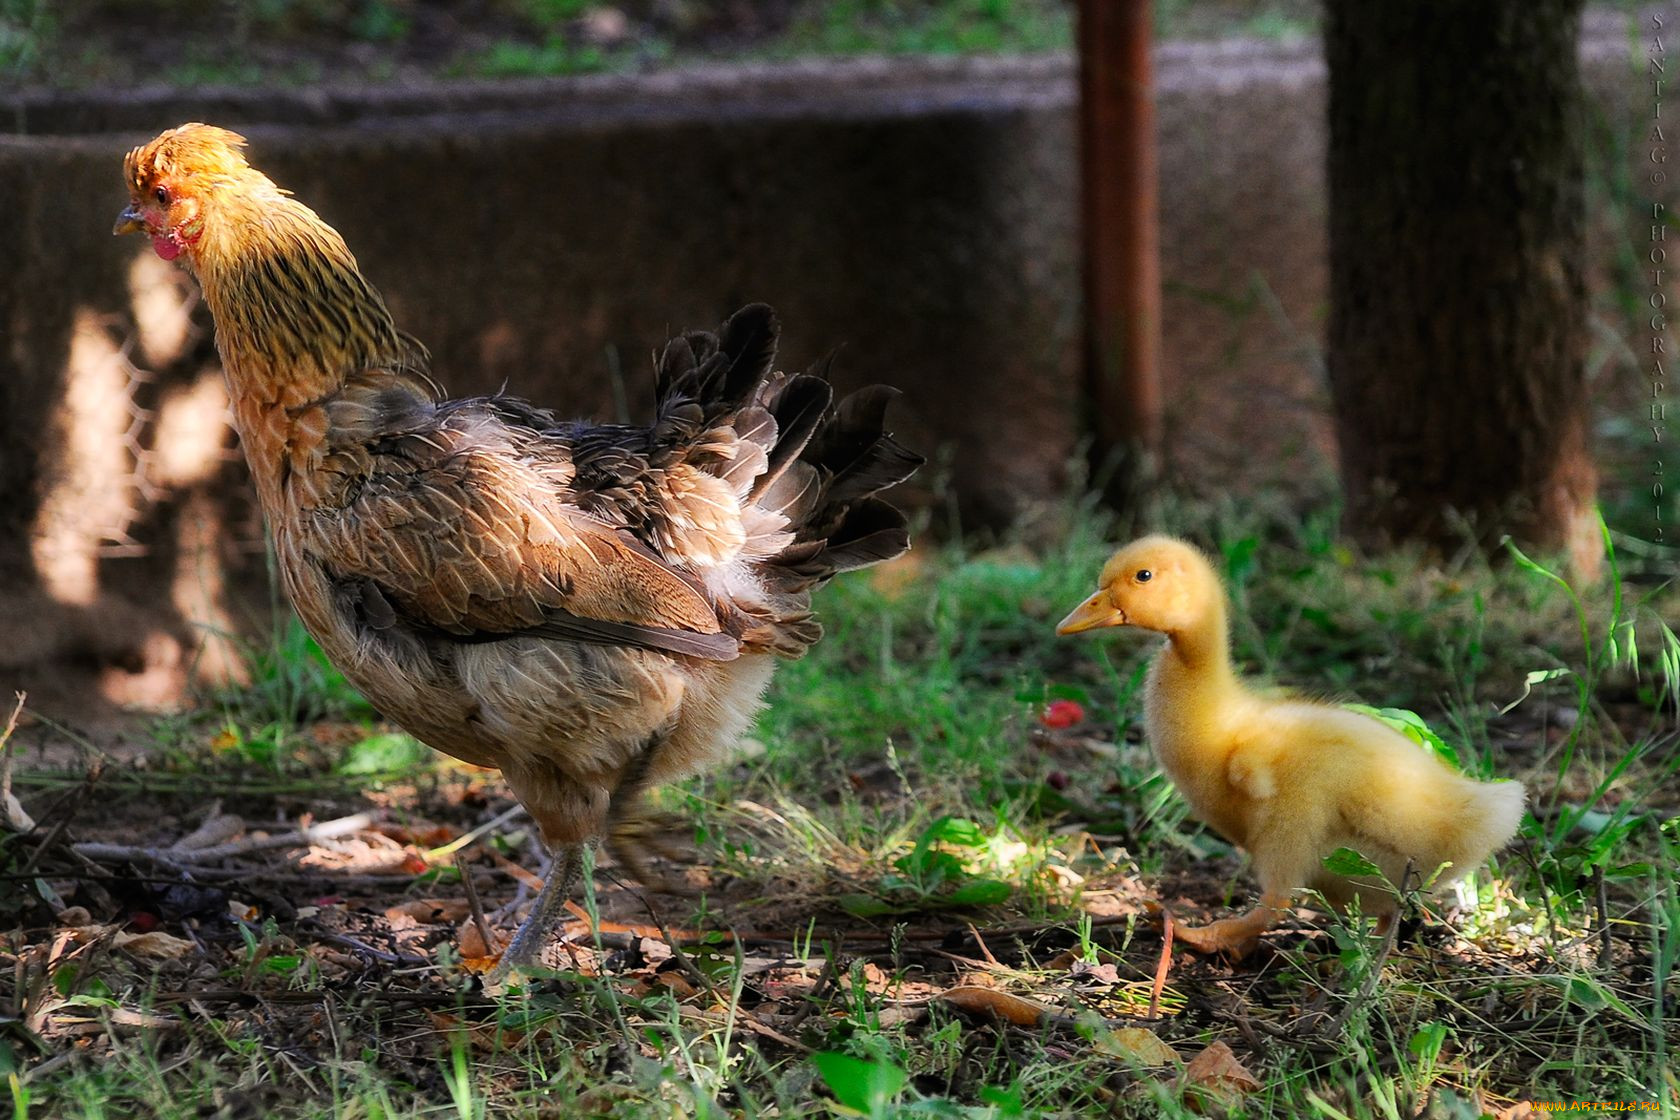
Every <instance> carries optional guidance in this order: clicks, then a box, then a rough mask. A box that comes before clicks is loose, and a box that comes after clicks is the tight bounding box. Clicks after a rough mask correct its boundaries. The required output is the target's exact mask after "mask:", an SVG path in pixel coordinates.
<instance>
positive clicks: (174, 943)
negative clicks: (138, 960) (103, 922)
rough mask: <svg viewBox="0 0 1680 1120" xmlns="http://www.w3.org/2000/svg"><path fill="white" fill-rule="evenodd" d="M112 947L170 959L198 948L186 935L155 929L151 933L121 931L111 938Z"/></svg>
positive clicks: (139, 954)
mask: <svg viewBox="0 0 1680 1120" xmlns="http://www.w3.org/2000/svg"><path fill="white" fill-rule="evenodd" d="M111 947H112V948H113V949H121V950H122V951H123V952H125V953H128V954H130V955H131V956H136V957H150V958H152V959H153V960H169V961H172V960H179V959H180V958H181V957H184V956H186V955H187V954H188V953H190V952H192V951H193V950H194V948H196V946H194V945H193V943H192V942H191V941H188V940H187V939H186V938H184V937H176V936H175V935H174V934H172V933H164V932H163V931H162V930H155V929H154V930H152V931H151V932H150V933H119V934H117V935H116V936H115V937H113V938H112V939H111Z"/></svg>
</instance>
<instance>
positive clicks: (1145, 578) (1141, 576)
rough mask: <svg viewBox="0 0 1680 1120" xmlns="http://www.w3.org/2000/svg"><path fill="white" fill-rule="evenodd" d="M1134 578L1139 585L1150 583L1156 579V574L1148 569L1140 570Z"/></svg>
mask: <svg viewBox="0 0 1680 1120" xmlns="http://www.w3.org/2000/svg"><path fill="white" fill-rule="evenodd" d="M1132 578H1133V579H1135V580H1137V581H1138V582H1139V583H1148V582H1149V581H1150V580H1152V579H1154V578H1155V573H1154V572H1152V571H1150V570H1149V569H1148V568H1139V569H1138V573H1137V575H1135V576H1133V577H1132Z"/></svg>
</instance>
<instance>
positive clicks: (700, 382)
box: [653, 303, 781, 421]
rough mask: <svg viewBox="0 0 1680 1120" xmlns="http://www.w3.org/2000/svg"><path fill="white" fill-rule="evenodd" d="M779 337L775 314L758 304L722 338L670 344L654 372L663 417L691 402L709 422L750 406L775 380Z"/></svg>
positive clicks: (699, 335) (691, 335) (703, 335)
mask: <svg viewBox="0 0 1680 1120" xmlns="http://www.w3.org/2000/svg"><path fill="white" fill-rule="evenodd" d="M780 332H781V326H780V324H779V323H777V321H776V313H775V312H774V311H772V310H771V309H770V308H769V307H768V306H766V305H765V304H762V303H754V304H750V305H748V306H746V307H743V308H741V310H739V311H737V312H735V314H733V315H731V316H730V317H729V321H728V322H726V323H725V324H723V326H722V327H721V328H720V333H719V334H712V333H710V332H709V331H690V332H688V333H687V334H684V335H679V336H677V337H676V338H673V339H671V340H670V341H669V342H667V343H666V344H665V349H664V351H663V352H662V353H661V354H660V356H659V362H658V365H657V367H656V368H655V370H654V381H653V391H654V400H655V403H656V406H657V408H658V412H659V415H660V416H661V417H663V416H665V415H666V413H667V412H668V411H669V410H670V409H672V408H673V407H678V406H680V404H681V403H686V402H692V403H694V404H698V405H699V406H700V411H701V413H702V414H703V415H704V417H705V419H706V420H708V421H709V420H711V419H713V418H715V417H717V416H720V415H722V414H724V413H727V412H731V411H734V410H735V409H738V408H741V407H742V406H744V405H746V404H747V403H748V402H750V401H751V400H752V398H753V395H754V394H755V393H756V392H757V391H758V386H759V385H760V384H761V383H762V382H764V381H765V380H766V379H768V378H769V377H770V373H771V370H772V369H773V368H774V366H775V362H776V339H777V337H778V335H779V334H780Z"/></svg>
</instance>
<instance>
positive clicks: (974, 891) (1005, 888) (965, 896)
mask: <svg viewBox="0 0 1680 1120" xmlns="http://www.w3.org/2000/svg"><path fill="white" fill-rule="evenodd" d="M1012 893H1014V888H1013V887H1011V886H1010V885H1009V884H1008V883H1005V882H1004V881H1003V880H1001V879H975V880H973V881H971V882H967V883H964V884H963V885H962V886H960V887H958V888H957V889H956V890H954V891H952V892H951V893H950V894H948V895H946V896H945V897H944V899H943V900H942V901H944V902H946V903H948V904H950V905H952V906H996V905H998V904H999V903H1002V902H1007V901H1008V900H1009V896H1010V895H1011V894H1012Z"/></svg>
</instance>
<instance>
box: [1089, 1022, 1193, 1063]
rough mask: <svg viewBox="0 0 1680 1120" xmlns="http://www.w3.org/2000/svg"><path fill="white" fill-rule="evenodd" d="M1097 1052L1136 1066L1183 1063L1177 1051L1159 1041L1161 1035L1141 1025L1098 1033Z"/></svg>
mask: <svg viewBox="0 0 1680 1120" xmlns="http://www.w3.org/2000/svg"><path fill="white" fill-rule="evenodd" d="M1096 1047H1097V1052H1098V1053H1099V1054H1107V1055H1108V1056H1109V1057H1111V1058H1121V1059H1124V1060H1125V1061H1127V1062H1129V1063H1131V1064H1133V1065H1138V1066H1176V1065H1182V1064H1184V1059H1183V1058H1181V1057H1179V1054H1178V1051H1177V1050H1174V1049H1173V1048H1172V1047H1171V1046H1168V1045H1167V1044H1166V1043H1165V1042H1163V1041H1161V1036H1160V1035H1158V1034H1156V1033H1155V1032H1154V1031H1151V1030H1145V1029H1144V1028H1142V1027H1123V1028H1121V1029H1120V1030H1117V1031H1109V1032H1108V1033H1107V1034H1103V1035H1098V1036H1097V1039H1096Z"/></svg>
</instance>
